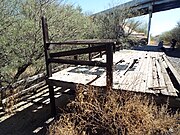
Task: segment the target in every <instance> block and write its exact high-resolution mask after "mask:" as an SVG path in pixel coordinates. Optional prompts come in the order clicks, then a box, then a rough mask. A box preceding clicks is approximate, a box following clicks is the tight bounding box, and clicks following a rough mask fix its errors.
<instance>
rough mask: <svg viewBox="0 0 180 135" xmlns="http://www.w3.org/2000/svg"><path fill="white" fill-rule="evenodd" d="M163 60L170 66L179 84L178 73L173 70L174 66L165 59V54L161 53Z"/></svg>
mask: <svg viewBox="0 0 180 135" xmlns="http://www.w3.org/2000/svg"><path fill="white" fill-rule="evenodd" d="M162 57H163V59H164V61H165V62H166V64H167V66H168V67H169V68H170V70H171V71H172V73H173V75H174V76H175V77H176V79H177V81H178V82H179V84H180V74H179V73H178V72H177V71H176V70H175V68H174V67H173V66H172V64H171V63H170V61H169V60H168V59H167V57H166V55H165V54H164V55H162Z"/></svg>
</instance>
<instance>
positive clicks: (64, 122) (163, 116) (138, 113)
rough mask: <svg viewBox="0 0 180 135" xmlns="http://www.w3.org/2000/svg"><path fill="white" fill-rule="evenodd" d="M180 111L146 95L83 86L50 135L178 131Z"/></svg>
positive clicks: (150, 134) (133, 134)
mask: <svg viewBox="0 0 180 135" xmlns="http://www.w3.org/2000/svg"><path fill="white" fill-rule="evenodd" d="M179 117H180V115H179V113H176V114H171V112H170V111H169V110H168V108H167V106H166V105H163V106H161V107H158V106H156V105H155V102H153V100H152V99H151V100H150V99H148V98H147V97H145V96H141V95H136V94H130V93H127V92H122V91H113V90H111V91H109V92H107V93H106V94H105V93H103V90H102V89H101V90H100V89H96V88H94V87H91V86H86V87H79V89H78V93H77V97H76V99H75V101H73V102H72V103H70V104H68V106H67V108H66V109H65V110H64V113H63V114H62V115H61V116H60V118H59V120H58V121H56V122H55V123H54V124H52V125H51V126H50V128H49V132H48V134H49V135H59V134H61V135H71V134H72V135H86V134H87V135H101V134H102V135H120V134H121V135H143V134H146V135H154V134H157V135H164V134H171V133H174V134H178V133H179V132H180V131H179V129H178V128H179V127H180V125H179Z"/></svg>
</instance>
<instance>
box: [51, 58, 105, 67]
mask: <svg viewBox="0 0 180 135" xmlns="http://www.w3.org/2000/svg"><path fill="white" fill-rule="evenodd" d="M48 62H49V63H63V64H73V65H88V66H100V67H106V65H107V64H106V63H103V62H100V61H83V60H65V59H52V58H50V59H48Z"/></svg>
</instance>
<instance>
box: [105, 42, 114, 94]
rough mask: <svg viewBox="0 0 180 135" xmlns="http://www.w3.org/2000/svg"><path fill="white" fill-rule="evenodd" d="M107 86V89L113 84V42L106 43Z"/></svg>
mask: <svg viewBox="0 0 180 135" xmlns="http://www.w3.org/2000/svg"><path fill="white" fill-rule="evenodd" d="M106 64H107V65H106V88H107V91H108V90H110V89H112V86H113V44H107V45H106Z"/></svg>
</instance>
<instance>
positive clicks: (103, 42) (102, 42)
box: [46, 39, 117, 45]
mask: <svg viewBox="0 0 180 135" xmlns="http://www.w3.org/2000/svg"><path fill="white" fill-rule="evenodd" d="M83 44H85V45H87V44H94V45H110V44H117V42H116V40H114V39H86V40H68V41H65V42H56V43H53V42H49V43H46V45H83Z"/></svg>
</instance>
